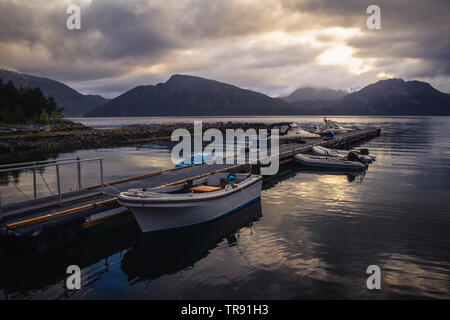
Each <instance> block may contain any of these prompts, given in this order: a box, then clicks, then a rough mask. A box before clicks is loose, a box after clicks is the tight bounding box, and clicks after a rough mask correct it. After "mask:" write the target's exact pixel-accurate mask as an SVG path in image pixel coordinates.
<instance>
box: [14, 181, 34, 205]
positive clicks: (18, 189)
mask: <svg viewBox="0 0 450 320" xmlns="http://www.w3.org/2000/svg"><path fill="white" fill-rule="evenodd" d="M10 182H11V183H12V185H13V186H14V187H15V188H16V189H17V191H19V192H20V193H21V194H22V195H23V196H24V197H25V198H26V199H28V200H31V198H29V197H28V196H27V195H26V194H25V193H23V191H22V190H20V188H19V187H18V186H17V185H16V184H15V183H14V181H10Z"/></svg>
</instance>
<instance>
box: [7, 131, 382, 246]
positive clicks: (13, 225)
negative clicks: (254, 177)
mask: <svg viewBox="0 0 450 320" xmlns="http://www.w3.org/2000/svg"><path fill="white" fill-rule="evenodd" d="M380 133H381V129H379V128H374V129H367V130H357V131H352V132H348V133H342V134H336V135H335V136H334V138H333V139H330V140H324V139H323V138H316V139H310V140H308V141H307V142H306V143H290V144H284V145H280V147H279V153H278V154H275V155H271V157H279V163H280V165H281V164H284V163H287V162H290V161H291V160H292V159H293V156H294V155H295V154H297V153H307V152H309V151H311V149H312V147H314V146H323V147H333V148H350V147H352V146H354V145H357V144H360V143H361V142H363V141H365V140H368V139H371V138H373V137H375V136H378V135H380ZM69 161H75V162H78V163H79V162H81V161H99V162H100V168H102V159H101V158H96V159H88V160H73V159H69V160H68V161H66V162H57V161H56V162H54V163H50V164H48V163H47V164H45V165H46V166H48V165H54V166H57V172H58V165H63V164H67V163H69ZM258 167H259V165H254V164H253V165H250V164H249V163H243V164H237V165H236V164H211V165H208V164H195V165H189V166H185V167H181V168H174V169H168V170H162V171H158V172H151V173H145V174H142V175H140V176H135V177H129V178H125V179H120V180H116V181H109V182H103V173H101V183H100V184H99V185H94V186H89V187H84V188H80V190H77V191H72V192H67V193H61V192H58V194H57V195H54V196H50V197H45V198H38V199H32V200H29V201H24V202H20V203H13V204H8V205H4V206H1V205H0V236H1V237H2V238H3V239H4V240H6V241H7V242H9V243H15V242H21V241H22V240H23V239H27V242H29V240H30V239H32V240H33V241H34V242H35V243H36V247H37V249H38V251H46V250H48V249H52V248H53V247H59V246H62V245H65V244H67V243H70V242H71V241H74V240H75V239H76V238H77V237H78V236H79V235H80V234H81V233H82V232H83V230H86V229H89V228H91V227H93V226H96V225H99V224H102V223H104V222H106V221H109V220H114V219H115V218H118V217H120V216H123V215H124V214H127V213H128V211H127V209H126V208H124V207H122V206H120V205H119V204H118V203H117V198H116V195H117V194H118V193H119V192H122V191H126V190H128V189H131V188H155V187H159V186H165V185H168V184H169V185H170V184H178V183H184V182H185V181H186V180H187V179H192V178H196V177H201V176H207V175H210V174H213V173H219V172H246V171H249V170H255V169H257V168H258ZM24 168H26V167H24ZM101 171H102V170H101ZM58 181H59V178H58ZM58 184H59V183H58ZM79 186H80V187H81V183H79ZM58 189H59V188H58Z"/></svg>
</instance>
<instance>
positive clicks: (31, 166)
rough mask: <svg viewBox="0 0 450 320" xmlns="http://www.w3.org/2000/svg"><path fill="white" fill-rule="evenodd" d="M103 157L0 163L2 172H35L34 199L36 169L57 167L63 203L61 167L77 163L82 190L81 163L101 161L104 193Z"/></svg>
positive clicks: (59, 198)
mask: <svg viewBox="0 0 450 320" xmlns="http://www.w3.org/2000/svg"><path fill="white" fill-rule="evenodd" d="M103 159H104V158H103V157H102V158H90V159H80V158H79V157H77V158H67V159H58V160H56V159H55V160H45V161H34V162H22V163H12V164H5V165H0V173H8V172H12V171H22V170H31V171H32V172H33V199H37V198H38V196H37V180H36V169H39V168H45V167H53V166H54V167H55V168H56V182H57V188H58V204H59V205H61V204H62V193H63V192H62V188H61V176H60V170H59V169H60V167H61V166H64V165H68V164H74V163H76V164H77V180H78V190H81V189H82V188H83V187H82V184H81V163H82V162H91V161H99V164H100V180H101V188H102V193H103V192H104V181H103ZM1 219H2V201H1V194H0V220H1Z"/></svg>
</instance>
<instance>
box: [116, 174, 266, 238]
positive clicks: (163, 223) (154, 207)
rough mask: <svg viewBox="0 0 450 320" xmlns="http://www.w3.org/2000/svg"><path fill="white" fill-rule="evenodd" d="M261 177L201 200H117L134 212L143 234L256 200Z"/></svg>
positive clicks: (226, 212) (208, 217)
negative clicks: (230, 191)
mask: <svg viewBox="0 0 450 320" xmlns="http://www.w3.org/2000/svg"><path fill="white" fill-rule="evenodd" d="M261 187H262V180H259V181H257V182H255V183H253V184H251V185H249V186H247V187H245V188H242V189H241V190H238V191H236V192H233V193H231V194H229V195H226V196H223V197H220V198H213V199H208V200H201V201H180V202H169V201H168V202H158V203H140V204H139V203H128V202H126V201H123V200H119V203H120V204H121V205H123V206H126V207H127V208H128V210H129V211H131V213H132V214H133V215H134V217H135V218H136V221H137V222H138V224H139V227H140V229H141V231H142V232H143V233H151V232H157V231H163V230H164V231H165V230H173V229H179V228H186V227H190V226H194V225H199V224H202V223H206V222H210V221H214V220H217V219H220V218H222V217H225V216H227V215H229V214H232V213H234V212H236V211H238V210H239V209H241V208H243V207H246V206H248V205H250V204H251V203H253V202H255V201H257V200H259V198H260V196H261Z"/></svg>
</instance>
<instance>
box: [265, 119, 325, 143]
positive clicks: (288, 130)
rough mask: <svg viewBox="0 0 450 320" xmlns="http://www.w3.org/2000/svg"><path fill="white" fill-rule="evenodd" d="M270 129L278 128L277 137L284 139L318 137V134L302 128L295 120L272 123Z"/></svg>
mask: <svg viewBox="0 0 450 320" xmlns="http://www.w3.org/2000/svg"><path fill="white" fill-rule="evenodd" d="M272 129H278V130H279V138H280V139H285V140H295V139H299V140H300V139H302V138H305V139H311V138H320V135H318V134H316V133H312V132H309V131H306V130H303V129H302V128H300V127H299V126H298V125H297V124H296V123H295V122H280V123H274V124H273V125H272Z"/></svg>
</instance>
